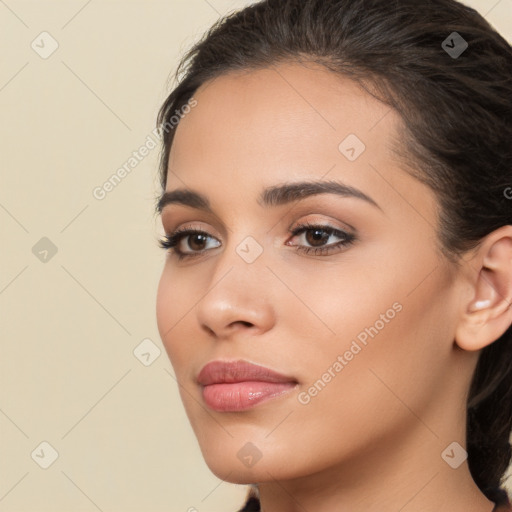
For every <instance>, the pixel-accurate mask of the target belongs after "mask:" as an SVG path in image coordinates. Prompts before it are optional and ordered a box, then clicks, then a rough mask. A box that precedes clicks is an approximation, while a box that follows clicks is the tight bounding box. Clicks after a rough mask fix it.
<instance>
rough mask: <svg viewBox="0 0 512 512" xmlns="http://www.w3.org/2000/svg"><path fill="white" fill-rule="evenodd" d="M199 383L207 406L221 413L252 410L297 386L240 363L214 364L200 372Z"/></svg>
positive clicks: (275, 375) (266, 370) (244, 362)
mask: <svg viewBox="0 0 512 512" xmlns="http://www.w3.org/2000/svg"><path fill="white" fill-rule="evenodd" d="M197 382H198V384H200V385H201V386H202V394H203V399H204V401H205V402H206V404H207V405H208V406H209V407H210V408H211V409H213V410H216V411H220V412H230V411H231V412H234V411H242V410H245V409H249V408H251V407H253V406H255V405H257V404H259V403H261V402H263V401H266V400H268V399H270V398H274V397H277V396H280V395H284V394H286V393H287V392H289V391H291V390H292V389H294V388H295V387H296V385H297V384H298V382H297V380H296V379H294V378H293V377H289V376H286V375H282V374H280V373H277V372H275V371H273V370H271V369H270V368H266V367H264V366H259V365H255V364H252V363H248V362H246V361H241V360H240V361H229V362H227V361H212V362H211V363H208V364H207V365H206V366H204V367H203V369H202V370H201V371H200V373H199V375H198V376H197Z"/></svg>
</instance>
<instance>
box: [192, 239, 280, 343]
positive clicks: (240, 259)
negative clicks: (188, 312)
mask: <svg viewBox="0 0 512 512" xmlns="http://www.w3.org/2000/svg"><path fill="white" fill-rule="evenodd" d="M239 240H240V238H239ZM266 259H267V258H266V257H265V249H264V247H263V243H260V242H259V241H258V240H256V238H255V237H254V236H251V235H248V236H246V237H244V238H242V240H241V241H238V242H233V241H231V242H230V243H228V245H226V246H225V248H224V251H223V252H222V253H221V254H220V255H218V256H217V257H216V259H215V263H214V271H213V272H212V275H211V280H210V283H209V286H208V291H207V292H206V294H205V295H204V297H203V299H202V300H201V301H200V302H199V304H198V307H197V319H198V321H199V323H200V324H201V325H203V326H205V327H208V328H209V330H211V331H213V332H215V333H216V334H217V335H219V336H220V335H222V334H226V333H227V332H229V330H230V329H231V328H232V326H233V324H234V323H239V324H243V325H246V326H249V324H250V326H254V327H256V328H257V329H258V330H263V331H264V330H267V329H268V328H270V326H271V325H272V323H273V321H274V320H273V317H274V308H273V305H272V304H271V296H270V294H269V293H268V286H267V283H268V278H269V274H270V272H269V270H268V269H267V268H266Z"/></svg>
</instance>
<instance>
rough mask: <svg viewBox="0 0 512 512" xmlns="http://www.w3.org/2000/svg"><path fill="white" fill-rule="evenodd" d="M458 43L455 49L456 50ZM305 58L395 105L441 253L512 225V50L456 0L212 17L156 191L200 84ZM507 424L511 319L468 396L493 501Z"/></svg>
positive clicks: (472, 460) (480, 481)
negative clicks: (434, 216)
mask: <svg viewBox="0 0 512 512" xmlns="http://www.w3.org/2000/svg"><path fill="white" fill-rule="evenodd" d="M454 32H456V33H457V34H458V35H454V34H453V33H454ZM454 37H455V39H454ZM459 37H461V38H462V39H458V38H459ZM450 38H451V39H450ZM443 41H446V42H445V43H443ZM464 41H465V42H467V44H468V47H467V48H466V49H465V51H463V53H462V54H460V55H457V53H458V52H455V50H454V51H451V49H454V48H455V47H456V42H457V45H458V47H457V49H458V50H459V51H460V49H463V48H464V43H463V42H464ZM459 42H462V44H459ZM301 60H310V61H315V62H318V63H320V64H322V65H324V66H325V67H326V68H327V69H329V70H331V71H332V72H334V73H338V74H340V75H344V76H348V77H350V78H352V79H353V80H355V81H357V82H358V83H360V84H361V85H362V86H363V87H364V88H365V89H366V90H367V91H368V92H369V93H370V94H373V95H374V96H375V97H377V98H378V99H380V100H381V101H382V102H384V103H386V104H388V105H389V106H390V107H392V108H394V109H395V110H396V111H397V112H398V113H399V114H400V116H401V118H402V119H403V125H404V131H403V133H402V134H401V140H400V146H398V144H397V145H396V146H395V151H396V153H397V154H398V155H400V156H401V157H402V158H403V159H404V161H406V162H408V164H409V165H408V166H407V167H408V170H409V172H410V173H411V174H412V175H413V176H415V177H416V178H417V179H419V180H420V181H422V182H423V183H425V184H427V185H428V186H430V187H431V188H432V190H433V191H435V193H436V195H437V197H438V201H439V204H440V206H441V212H440V219H439V233H438V235H439V241H440V246H441V248H442V250H443V252H444V253H445V254H446V256H447V257H448V258H450V259H451V260H452V261H454V262H455V263H457V262H458V261H459V258H460V257H461V256H462V255H463V254H464V253H465V252H466V251H468V250H470V249H473V248H475V247H477V246H478V244H479V242H480V241H481V239H482V238H483V237H484V236H486V235H487V234H489V233H491V232H492V231H493V230H495V229H497V228H499V227H500V226H504V225H508V224H512V200H511V199H512V198H511V197H510V196H512V188H507V186H509V187H510V186H512V49H511V46H510V45H509V44H508V43H507V41H506V40H505V39H504V38H503V37H501V36H500V35H499V34H498V33H497V32H496V31H495V30H494V29H493V28H492V27H491V26H490V25H489V24H488V23H487V21H486V20H485V19H484V18H483V17H482V16H481V15H479V14H478V13H477V12H476V11H475V10H473V9H471V8H470V7H466V6H464V5H462V4H460V3H458V2H456V1H455V0H424V1H422V2H418V1H417V0H394V1H391V0H265V1H261V2H258V3H256V4H253V5H251V6H249V7H246V8H245V9H243V10H241V11H238V12H235V13H232V14H230V15H229V16H226V17H225V18H223V19H221V20H219V21H218V22H217V23H216V24H215V25H214V26H213V27H211V29H210V30H209V31H208V32H207V33H206V34H205V36H204V37H203V39H202V40H201V41H200V42H199V43H198V44H196V45H195V46H194V47H193V48H192V49H191V50H190V51H189V52H188V53H187V55H186V56H185V57H184V58H183V60H182V62H181V64H180V66H179V67H178V70H177V72H176V77H177V79H178V85H177V87H175V88H174V90H173V91H172V92H171V93H170V95H169V96H168V98H167V99H166V101H165V102H164V104H163V105H162V107H161V109H160V112H159V115H158V126H159V127H160V129H161V130H162V137H163V147H162V153H161V161H160V165H161V168H160V172H161V174H160V181H161V185H162V189H163V190H165V187H166V182H167V165H168V159H169V151H170V148H171V144H172V140H173V137H174V132H175V126H172V129H169V128H168V127H169V120H170V118H171V117H172V116H173V115H174V113H175V112H176V110H178V111H179V110H180V109H181V108H182V107H183V106H184V105H185V104H186V103H187V102H188V101H189V100H190V99H191V98H192V96H193V94H194V93H195V91H196V90H197V89H198V87H200V86H201V85H202V84H204V83H205V82H207V81H208V80H210V79H212V78H215V77H217V76H219V75H222V74H225V73H227V72H229V71H234V70H251V69H257V68H263V67H270V66H272V65H274V64H277V63H279V62H283V61H301ZM397 142H398V141H397ZM507 190H508V191H509V192H510V196H509V197H507V193H506V191H507ZM511 428H512V327H510V328H509V329H508V330H507V332H506V333H505V334H504V335H503V336H501V338H499V339H498V340H496V341H495V342H494V343H492V344H491V345H489V346H488V347H486V348H485V349H483V350H482V352H481V354H480V358H479V361H478V364H477V368H476V371H475V374H474V377H473V380H472V383H471V386H470V389H469V392H468V399H467V451H468V464H469V469H470V472H471V474H472V476H473V479H474V480H475V482H476V484H477V485H478V486H479V488H480V489H481V490H482V492H483V493H484V494H485V495H486V496H487V497H488V498H489V499H491V500H492V499H493V497H494V496H495V494H494V489H496V488H497V487H499V486H500V485H501V483H502V477H503V475H504V473H505V471H506V469H507V467H508V465H509V463H510V460H511V447H510V444H509V436H510V432H511Z"/></svg>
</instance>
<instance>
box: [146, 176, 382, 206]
mask: <svg viewBox="0 0 512 512" xmlns="http://www.w3.org/2000/svg"><path fill="white" fill-rule="evenodd" d="M319 194H336V195H338V196H342V197H355V198H357V199H361V200H363V201H366V202H367V203H369V204H371V205H372V206H375V207H376V208H378V209H379V210H381V211H382V208H381V207H380V206H379V205H378V204H377V203H376V202H375V201H374V200H373V199H372V198H371V197H370V196H368V195H367V194H365V193H364V192H362V191H361V190H359V189H357V188H355V187H352V186H349V185H345V184H343V183H341V182H339V181H302V182H298V183H285V184H284V185H276V186H272V187H268V188H265V189H264V190H263V191H262V192H261V194H260V197H259V199H258V204H260V205H261V206H266V207H271V206H274V207H275V206H281V205H285V204H288V203H292V202H295V201H299V200H301V199H305V198H307V197H311V196H316V195H319ZM170 204H181V205H183V206H190V207H191V208H196V209H198V210H203V211H205V212H207V213H211V214H213V213H214V212H213V210H212V208H211V205H210V201H209V200H208V198H207V197H206V196H205V195H203V194H200V193H198V192H195V191H194V190H190V189H184V188H182V189H177V190H172V191H166V192H164V193H163V194H162V196H161V197H160V199H159V200H158V203H157V206H156V210H157V212H158V213H162V211H163V209H164V208H165V207H166V206H167V205H170Z"/></svg>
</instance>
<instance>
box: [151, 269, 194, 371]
mask: <svg viewBox="0 0 512 512" xmlns="http://www.w3.org/2000/svg"><path fill="white" fill-rule="evenodd" d="M190 295H191V291H190V289H189V288H188V287H185V286H183V285H182V284H180V281H179V278H178V276H176V275H174V273H173V272H170V271H169V269H168V268H167V267H165V268H164V270H163V272H162V275H161V277H160V282H159V284H158V290H157V296H156V320H157V326H158V332H159V334H160V339H161V340H162V343H163V345H164V347H165V350H166V352H167V355H168V357H169V360H170V362H171V364H172V366H173V368H174V370H175V371H176V372H178V371H181V370H182V369H183V367H184V365H183V364H180V362H181V361H184V360H185V359H186V355H187V347H189V346H191V345H192V344H191V343H185V341H186V340H187V336H186V335H185V334H183V332H182V329H183V327H184V326H185V325H186V315H187V311H188V310H189V309H190V306H189V307H187V305H188V304H189V302H190V301H192V300H193V299H194V297H190ZM195 300H196V301H197V297H196V298H195ZM190 337H191V334H190V335H189V336H188V339H190ZM179 340H181V341H179Z"/></svg>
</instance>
